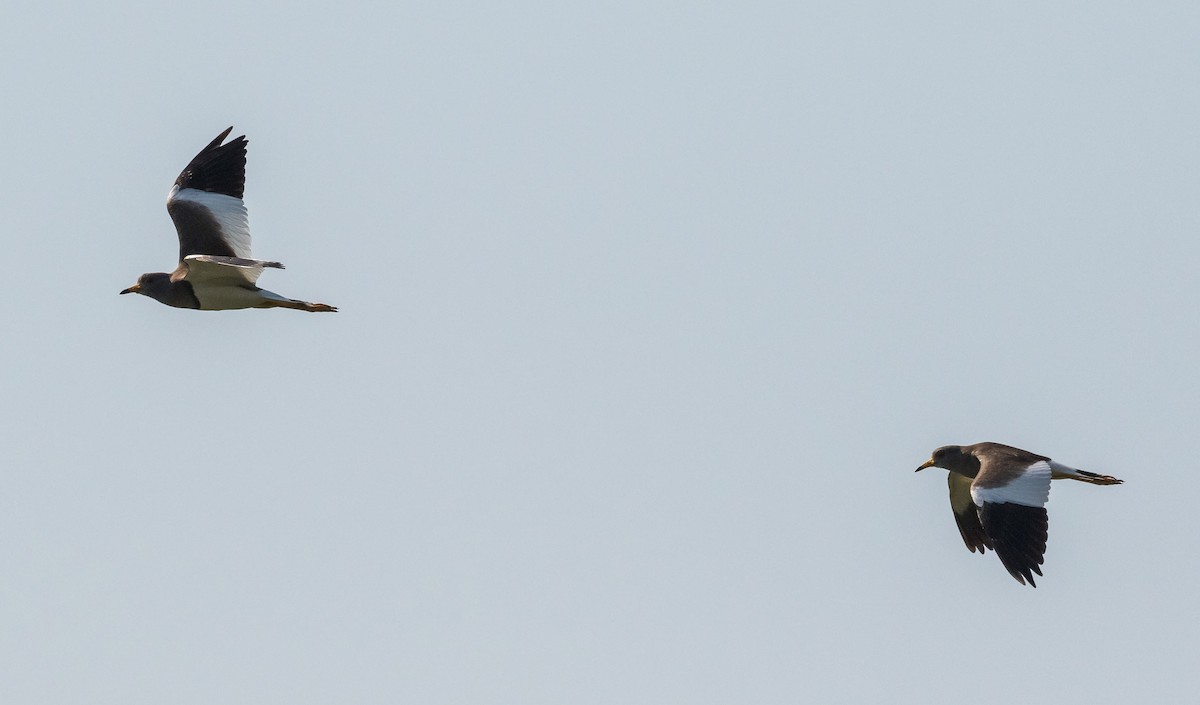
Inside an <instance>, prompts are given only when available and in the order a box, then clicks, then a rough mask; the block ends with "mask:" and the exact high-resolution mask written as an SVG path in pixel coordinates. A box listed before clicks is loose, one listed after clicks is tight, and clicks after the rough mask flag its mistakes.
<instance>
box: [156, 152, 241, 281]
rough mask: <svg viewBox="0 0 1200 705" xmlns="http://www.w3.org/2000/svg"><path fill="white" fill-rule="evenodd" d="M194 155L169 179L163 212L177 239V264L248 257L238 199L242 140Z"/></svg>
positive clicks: (239, 199)
mask: <svg viewBox="0 0 1200 705" xmlns="http://www.w3.org/2000/svg"><path fill="white" fill-rule="evenodd" d="M232 129H233V128H229V129H227V130H225V131H224V132H222V133H221V134H220V135H217V138H216V139H215V140H213V141H212V142H210V143H209V145H208V146H207V147H205V148H204V149H203V150H201V151H200V153H199V154H197V155H196V156H195V158H194V159H192V161H191V162H190V163H189V164H188V165H187V167H185V168H184V170H183V171H182V172H181V173H180V174H179V178H177V179H175V185H174V186H173V187H172V188H171V192H170V194H168V195H167V212H168V213H170V214H171V220H172V221H174V222H175V230H176V232H178V234H179V259H180V260H181V261H182V260H183V259H184V258H185V257H187V256H188V255H219V256H223V257H250V224H249V217H248V215H247V213H246V204H245V203H243V202H242V195H243V192H244V190H245V185H246V138H245V136H242V137H238V138H237V139H234V140H232V141H230V142H229V143H228V144H224V145H223V144H221V140H223V139H225V137H226V136H227V135H228V134H229V131H230V130H232Z"/></svg>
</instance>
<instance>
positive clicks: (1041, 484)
mask: <svg viewBox="0 0 1200 705" xmlns="http://www.w3.org/2000/svg"><path fill="white" fill-rule="evenodd" d="M1051 474H1052V471H1051V469H1050V463H1048V462H1047V461H1045V460H1039V461H1037V462H1036V463H1034V464H1032V465H1030V466H1029V467H1027V468H1025V471H1024V472H1023V473H1021V474H1020V475H1018V476H1017V477H1016V478H1015V479H1014V480H1013V481H1012V482H1010V483H1008V484H1007V485H1003V486H1001V487H979V486H977V485H972V486H971V498H972V499H974V500H975V504H976V505H978V506H980V507H982V506H983V505H984V503H985V502H990V503H992V504H1004V503H1006V502H1007V503H1009V504H1021V505H1024V506H1026V507H1044V506H1046V502H1047V501H1048V500H1049V499H1050V477H1051Z"/></svg>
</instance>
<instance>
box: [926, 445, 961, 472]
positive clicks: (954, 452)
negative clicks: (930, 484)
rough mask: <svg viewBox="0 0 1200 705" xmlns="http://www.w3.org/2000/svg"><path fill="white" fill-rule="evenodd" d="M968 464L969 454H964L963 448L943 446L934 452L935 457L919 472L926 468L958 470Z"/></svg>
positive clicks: (927, 461) (931, 457)
mask: <svg viewBox="0 0 1200 705" xmlns="http://www.w3.org/2000/svg"><path fill="white" fill-rule="evenodd" d="M967 462H968V461H967V454H966V453H963V449H962V446H942V447H941V448H938V449H937V450H935V451H933V455H932V456H930V458H929V460H926V461H925V462H924V463H922V464H921V467H919V468H917V472H921V471H922V470H924V469H925V468H943V469H945V470H956V469H958V468H961V467H963V466H964V465H965V464H966V463H967Z"/></svg>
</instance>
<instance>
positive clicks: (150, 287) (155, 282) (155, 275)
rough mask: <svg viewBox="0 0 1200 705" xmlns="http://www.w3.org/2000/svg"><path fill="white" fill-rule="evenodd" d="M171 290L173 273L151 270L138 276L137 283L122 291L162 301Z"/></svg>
mask: <svg viewBox="0 0 1200 705" xmlns="http://www.w3.org/2000/svg"><path fill="white" fill-rule="evenodd" d="M170 291H171V275H170V274H167V273H166V272H151V273H150V274H143V275H142V276H140V277H138V280H137V284H134V285H133V286H131V287H129V288H128V289H126V290H124V291H122V292H121V293H122V294H141V295H142V296H149V297H150V298H152V299H157V300H159V301H162V300H163V299H164V298H166V297H167V295H168V293H169V292H170Z"/></svg>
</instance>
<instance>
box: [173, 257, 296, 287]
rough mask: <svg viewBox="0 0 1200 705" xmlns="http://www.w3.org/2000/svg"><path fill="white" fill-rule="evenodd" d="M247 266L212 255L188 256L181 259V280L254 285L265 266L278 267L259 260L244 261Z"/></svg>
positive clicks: (193, 282) (198, 282)
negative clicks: (185, 268) (184, 273)
mask: <svg viewBox="0 0 1200 705" xmlns="http://www.w3.org/2000/svg"><path fill="white" fill-rule="evenodd" d="M246 262H248V264H240V263H232V262H229V261H228V258H227V257H214V256H212V255H188V256H187V257H184V258H183V264H184V266H185V267H187V274H186V275H184V276H183V277H182V278H183V279H184V280H186V281H189V282H191V283H192V286H196V285H197V284H217V283H226V284H231V285H234V286H239V285H242V284H254V283H255V282H257V281H258V276H259V275H260V274H262V271H263V269H264V268H265V267H266V266H267V264H273V265H276V266H278V263H277V262H272V263H267V262H264V261H261V260H246Z"/></svg>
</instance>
